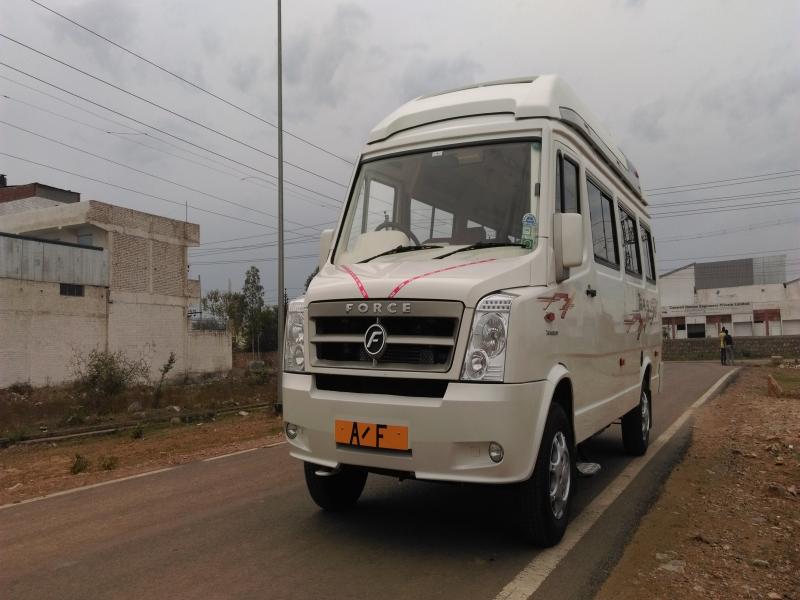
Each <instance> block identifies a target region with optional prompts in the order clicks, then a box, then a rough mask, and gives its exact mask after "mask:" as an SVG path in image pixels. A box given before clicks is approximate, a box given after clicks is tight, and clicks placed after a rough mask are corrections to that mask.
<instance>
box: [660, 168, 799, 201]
mask: <svg viewBox="0 0 800 600" xmlns="http://www.w3.org/2000/svg"><path fill="white" fill-rule="evenodd" d="M798 176H800V171H797V172H793V174H792V175H777V176H775V177H762V178H761V179H751V180H749V181H739V182H734V183H719V184H717V185H706V186H703V187H694V188H691V189H685V190H675V191H666V192H656V193H655V194H650V193H648V194H647V196H648V197H652V196H663V195H664V194H682V193H684V192H697V191H700V190H710V189H712V188H721V187H729V186H732V185H744V184H747V183H760V182H761V181H773V180H774V179H786V178H787V177H798Z"/></svg>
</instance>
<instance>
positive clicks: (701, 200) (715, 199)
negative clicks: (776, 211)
mask: <svg viewBox="0 0 800 600" xmlns="http://www.w3.org/2000/svg"><path fill="white" fill-rule="evenodd" d="M795 192H800V188H786V189H783V190H768V191H765V192H755V193H752V194H735V195H733V196H713V197H711V198H695V199H693V200H676V201H675V202H660V203H658V204H654V205H652V207H651V208H652V209H653V210H656V209H659V208H662V207H664V206H680V205H684V204H707V203H714V202H722V201H725V200H741V199H743V198H762V197H764V196H781V195H783V194H794V193H795Z"/></svg>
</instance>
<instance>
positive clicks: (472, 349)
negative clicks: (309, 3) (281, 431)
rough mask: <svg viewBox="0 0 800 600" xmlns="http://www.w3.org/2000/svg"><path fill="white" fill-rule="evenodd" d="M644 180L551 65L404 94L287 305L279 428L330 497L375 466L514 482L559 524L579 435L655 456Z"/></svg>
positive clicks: (527, 515)
mask: <svg viewBox="0 0 800 600" xmlns="http://www.w3.org/2000/svg"><path fill="white" fill-rule="evenodd" d="M651 232H652V228H651V225H650V219H649V216H648V210H647V201H646V199H645V197H644V194H643V193H642V188H641V184H640V181H639V174H638V172H637V171H636V169H635V167H634V166H633V164H632V163H631V161H630V160H629V159H628V158H627V156H626V155H625V154H624V153H623V152H622V151H621V150H620V149H619V147H618V146H617V145H616V144H615V142H614V141H613V139H612V138H611V136H610V134H609V133H608V132H606V131H605V129H604V128H603V127H602V125H600V123H598V121H597V120H596V119H595V118H594V117H593V116H592V115H591V113H590V112H589V110H588V109H587V108H586V107H585V106H584V105H583V104H582V103H581V102H580V101H579V100H578V98H576V96H575V94H574V93H573V92H572V90H571V89H570V88H569V87H568V86H567V85H566V83H565V82H564V81H563V80H562V79H561V78H559V77H557V76H553V75H544V76H538V77H526V78H520V79H515V80H507V81H497V82H489V83H485V84H479V85H475V86H471V87H468V88H463V89H458V90H453V91H448V92H442V93H439V94H434V95H431V96H426V97H421V98H417V99H415V100H413V101H411V102H409V103H407V104H406V105H404V106H402V107H401V108H399V109H398V110H396V111H395V112H394V113H392V114H390V115H389V116H388V117H386V118H385V119H384V120H383V121H382V122H381V123H379V124H378V125H377V126H376V127H375V128H374V129H373V130H372V132H371V133H370V135H369V138H368V141H367V144H366V146H365V148H364V150H363V153H362V154H361V156H360V159H359V161H358V166H357V169H356V171H355V174H354V177H353V180H352V183H351V185H350V191H349V196H348V199H347V202H346V204H345V207H344V209H343V212H342V215H341V217H340V220H339V222H338V225H337V227H336V229H335V230H326V231H324V232H323V233H322V236H321V240H320V263H319V274H318V275H317V276H316V277H315V278H314V279H313V281H312V282H311V284H310V286H309V288H308V291H307V292H306V294H305V296H304V297H302V298H298V299H295V300H293V301H292V302H290V304H289V307H288V312H287V323H286V339H285V342H284V347H283V356H284V365H283V367H284V375H283V397H284V427H285V431H286V437H287V439H288V441H289V443H290V444H291V454H292V456H294V457H296V458H298V459H300V460H302V461H303V462H304V465H305V476H306V482H307V485H308V490H309V492H310V494H311V496H312V498H313V499H314V501H315V502H316V503H317V504H318V505H319V506H320V507H322V508H323V509H326V510H340V509H344V508H348V507H350V506H352V505H353V504H355V503H356V502H357V500H358V498H359V496H360V495H361V493H362V491H363V489H364V485H365V482H366V479H367V476H368V474H369V473H379V474H382V475H392V476H396V477H401V478H415V479H421V480H432V481H446V482H467V483H480V484H491V485H510V486H513V489H514V494H515V497H516V498H517V499H518V501H519V502H518V506H519V510H518V513H517V515H516V519H517V522H518V529H519V531H520V533H521V534H522V535H523V536H524V537H525V538H527V539H529V540H530V541H532V542H533V543H535V544H537V545H540V546H552V545H554V544H556V543H558V541H559V540H560V539H561V537H562V536H563V534H564V531H565V529H566V527H567V522H568V520H569V515H570V509H571V506H572V500H573V496H574V492H575V487H576V475H577V472H576V469H577V464H578V444H580V443H581V442H583V441H585V440H587V439H588V438H590V437H591V436H593V435H594V434H596V433H598V432H600V431H602V430H604V429H605V428H606V427H608V426H609V425H610V424H612V423H614V422H615V421H617V420H618V419H621V434H622V446H623V448H624V449H625V451H627V452H628V453H630V454H632V455H642V454H644V453H645V452H646V451H647V446H648V441H649V435H650V428H651V424H652V414H653V394H654V392H656V391H657V390H658V389H659V387H660V382H661V377H660V375H661V324H660V310H659V304H658V288H657V281H656V272H655V242H654V239H653V236H652V234H651Z"/></svg>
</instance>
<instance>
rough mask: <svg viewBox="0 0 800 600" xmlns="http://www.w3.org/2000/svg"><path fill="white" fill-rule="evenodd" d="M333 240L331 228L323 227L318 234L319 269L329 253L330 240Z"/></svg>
mask: <svg viewBox="0 0 800 600" xmlns="http://www.w3.org/2000/svg"><path fill="white" fill-rule="evenodd" d="M332 241H333V229H323V230H322V233H320V234H319V268H320V270H321V269H322V267H323V266H324V265H325V261H326V260H328V254H330V253H331V242H332Z"/></svg>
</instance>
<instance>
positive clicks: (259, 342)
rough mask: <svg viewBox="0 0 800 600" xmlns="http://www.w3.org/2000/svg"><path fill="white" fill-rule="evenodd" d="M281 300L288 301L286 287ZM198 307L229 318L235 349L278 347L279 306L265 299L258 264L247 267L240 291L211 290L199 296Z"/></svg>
mask: <svg viewBox="0 0 800 600" xmlns="http://www.w3.org/2000/svg"><path fill="white" fill-rule="evenodd" d="M312 275H313V274H312ZM310 280H311V277H309V281H310ZM306 287H307V286H306ZM283 301H284V303H285V304H288V302H289V299H288V297H287V295H286V292H285V291H284V294H283ZM200 309H201V310H202V312H203V313H204V314H208V315H210V316H212V317H215V318H217V319H222V320H226V321H227V322H228V329H229V330H230V332H231V338H232V342H233V348H234V350H244V351H250V352H256V351H257V350H260V351H262V352H269V351H274V350H277V349H278V306H277V305H275V304H267V303H266V302H265V300H264V286H263V285H261V273H260V272H259V270H258V267H256V266H252V267H250V268H249V269H248V270H247V273H245V277H244V285H243V286H242V290H241V291H239V292H234V291H230V292H223V291H221V290H210V291H209V292H208V293H206V295H205V296H203V298H202V299H201V301H200Z"/></svg>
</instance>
